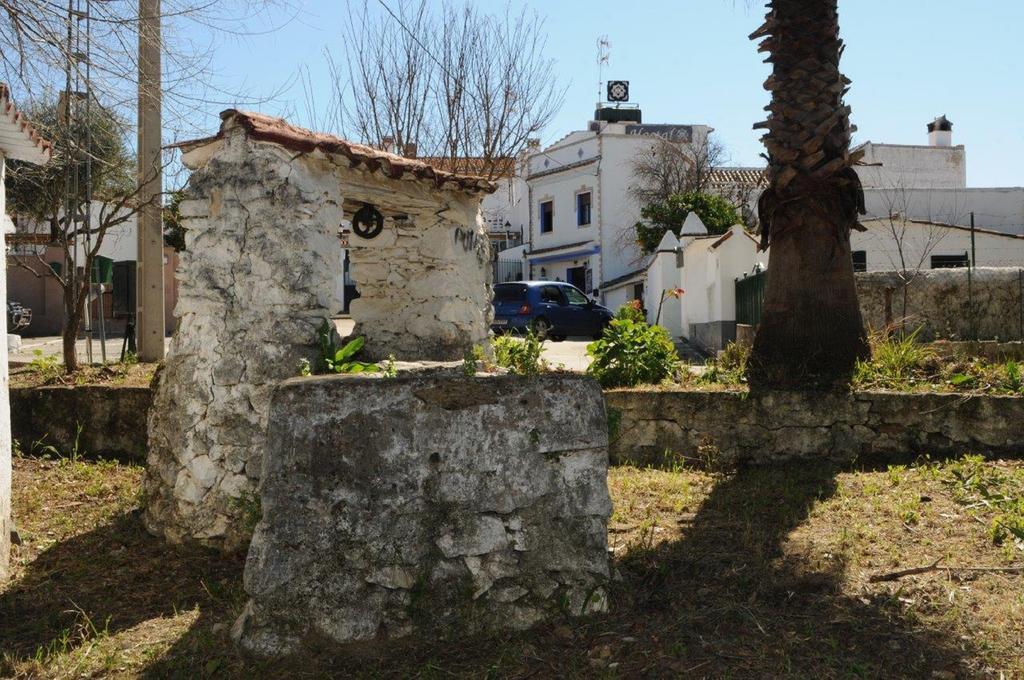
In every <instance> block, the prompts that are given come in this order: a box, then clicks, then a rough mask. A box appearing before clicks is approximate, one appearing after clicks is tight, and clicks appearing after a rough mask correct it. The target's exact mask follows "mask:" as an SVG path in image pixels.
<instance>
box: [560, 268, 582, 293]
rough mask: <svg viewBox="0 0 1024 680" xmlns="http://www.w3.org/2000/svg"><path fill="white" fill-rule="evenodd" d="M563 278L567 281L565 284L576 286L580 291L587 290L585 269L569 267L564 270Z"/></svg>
mask: <svg viewBox="0 0 1024 680" xmlns="http://www.w3.org/2000/svg"><path fill="white" fill-rule="evenodd" d="M565 277H566V279H568V281H567V283H569V284H570V285H573V286H576V287H577V288H579V289H580V290H586V289H587V268H586V267H569V268H568V269H566V270H565Z"/></svg>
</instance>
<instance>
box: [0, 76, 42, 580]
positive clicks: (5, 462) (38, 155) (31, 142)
mask: <svg viewBox="0 0 1024 680" xmlns="http://www.w3.org/2000/svg"><path fill="white" fill-rule="evenodd" d="M8 158H11V159H14V160H19V161H25V162H28V163H37V164H39V165H44V164H46V163H48V162H49V161H50V143H49V142H47V141H46V140H44V139H43V138H42V137H40V136H39V135H38V134H37V133H36V131H35V130H33V129H32V126H31V125H29V123H28V121H27V120H25V117H24V116H23V115H22V114H21V113H20V112H19V111H18V109H17V108H15V106H14V103H13V102H12V101H11V93H10V90H9V89H8V88H7V86H6V85H5V84H3V83H0V250H2V251H6V250H7V247H6V244H5V242H4V241H5V236H6V234H7V233H8V232H11V231H14V224H13V223H12V222H11V219H10V218H9V217H8V216H7V192H6V189H5V187H4V178H5V174H6V160H7V159H8ZM6 266H7V264H6V258H5V259H4V260H3V261H2V263H0V297H2V298H3V300H4V303H5V304H4V313H3V315H2V316H0V339H2V342H0V581H2V580H3V579H5V578H6V577H7V564H8V561H9V559H10V549H11V529H12V528H13V525H12V523H11V404H10V397H9V395H8V389H7V311H6V310H7V305H6V302H7V271H6Z"/></svg>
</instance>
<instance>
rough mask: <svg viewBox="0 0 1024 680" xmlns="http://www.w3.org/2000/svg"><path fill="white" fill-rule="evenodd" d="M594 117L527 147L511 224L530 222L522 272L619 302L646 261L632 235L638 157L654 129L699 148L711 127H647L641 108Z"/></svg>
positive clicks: (637, 213)
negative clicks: (521, 194)
mask: <svg viewBox="0 0 1024 680" xmlns="http://www.w3.org/2000/svg"><path fill="white" fill-rule="evenodd" d="M595 118H596V120H594V121H592V122H591V123H590V124H589V125H588V127H587V129H586V130H580V131H576V132H572V133H570V134H568V135H566V136H565V137H563V138H562V139H560V140H558V141H557V142H555V143H554V144H552V145H551V146H549V147H548V148H546V149H543V150H536V151H533V152H531V153H530V155H529V156H528V158H527V160H526V163H525V167H524V171H525V183H526V191H527V195H526V200H525V201H520V203H519V206H520V207H519V210H520V212H519V213H517V214H516V215H514V216H513V223H515V222H514V221H515V220H522V221H524V222H525V224H526V225H527V229H526V242H527V247H526V248H525V252H524V255H523V257H524V260H525V264H526V270H525V272H524V276H526V277H527V278H533V279H551V280H562V281H567V282H569V283H572V284H573V285H575V286H577V287H578V288H580V289H581V290H584V291H586V292H587V293H588V294H590V295H592V296H594V297H598V298H599V299H601V300H602V301H603V302H604V304H606V305H610V306H612V307H614V306H615V305H616V300H617V298H618V297H620V296H619V295H618V294H616V293H615V291H616V290H618V289H620V288H622V287H624V286H626V285H637V283H636V282H638V281H640V280H641V279H642V278H643V271H644V270H645V268H646V265H647V260H648V259H649V258H648V257H646V256H644V255H642V254H641V252H640V250H639V249H638V247H637V245H636V243H635V242H634V239H633V237H632V234H633V225H634V224H635V223H636V222H637V220H638V219H639V218H640V207H639V206H638V205H637V203H636V201H634V200H633V198H632V197H631V195H630V191H629V190H630V187H631V186H632V184H633V173H632V166H633V159H634V158H635V157H636V156H637V155H638V154H639V153H640V152H641V151H643V150H645V149H646V148H649V147H651V146H653V145H654V143H655V139H654V135H661V136H671V137H673V138H675V139H678V140H680V141H682V142H684V143H689V144H693V145H695V146H696V145H700V144H703V142H704V140H705V139H706V137H707V135H708V134H709V133H710V132H711V128H709V127H707V126H706V125H646V124H643V123H641V122H640V110H639V109H636V108H612V107H605V108H601V109H598V111H597V112H596V115H595ZM524 211H525V212H524ZM508 255H509V253H503V254H502V255H501V259H503V260H504V259H507V257H508ZM625 299H633V295H632V293H631V294H630V295H629V297H627V298H625Z"/></svg>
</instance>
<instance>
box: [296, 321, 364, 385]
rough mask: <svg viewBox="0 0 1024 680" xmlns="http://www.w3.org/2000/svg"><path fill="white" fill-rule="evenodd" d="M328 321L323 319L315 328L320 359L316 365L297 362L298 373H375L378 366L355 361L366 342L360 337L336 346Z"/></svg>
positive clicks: (307, 362)
mask: <svg viewBox="0 0 1024 680" xmlns="http://www.w3.org/2000/svg"><path fill="white" fill-rule="evenodd" d="M332 330H333V329H332V328H331V324H330V322H328V321H327V320H326V319H324V322H323V324H321V325H320V328H319V330H317V336H318V339H319V342H320V360H319V361H318V362H317V364H318V365H317V366H315V367H313V366H312V365H310V363H309V361H308V360H307V361H305V363H303V362H300V363H299V374H300V375H311V374H312V373H313V372H316V373H376V372H377V371H379V370H380V366H379V365H377V364H373V363H367V362H365V361H355V359H354V357H355V356H356V354H358V353H359V351H360V350H361V349H362V348H363V344H364V343H365V342H366V341H365V340H364V339H363V338H362V337H358V338H354V339H353V340H350V341H349V342H347V343H345V344H344V345H342V346H341V347H338V346H337V345H336V344H335V342H334V334H333V333H332Z"/></svg>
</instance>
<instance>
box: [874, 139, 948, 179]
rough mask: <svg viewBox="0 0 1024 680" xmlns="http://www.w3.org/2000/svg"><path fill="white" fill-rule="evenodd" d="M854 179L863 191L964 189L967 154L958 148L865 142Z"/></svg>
mask: <svg viewBox="0 0 1024 680" xmlns="http://www.w3.org/2000/svg"><path fill="white" fill-rule="evenodd" d="M858 148H861V149H863V150H864V158H863V159H862V163H864V165H861V166H858V167H857V175H858V176H859V177H860V181H861V183H862V184H863V185H864V187H865V188H880V189H885V188H888V187H908V188H917V189H963V188H965V187H966V186H967V152H966V151H965V150H964V147H963V145H960V146H917V145H910V144H875V143H874V142H865V143H864V144H862V145H861V146H860V147H858Z"/></svg>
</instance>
